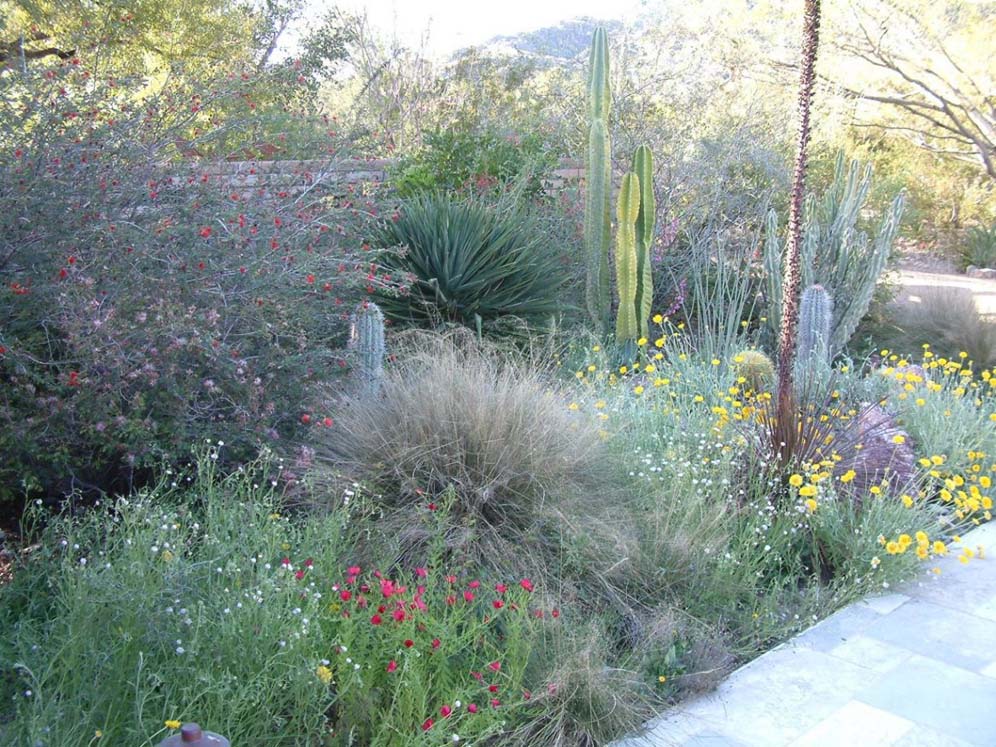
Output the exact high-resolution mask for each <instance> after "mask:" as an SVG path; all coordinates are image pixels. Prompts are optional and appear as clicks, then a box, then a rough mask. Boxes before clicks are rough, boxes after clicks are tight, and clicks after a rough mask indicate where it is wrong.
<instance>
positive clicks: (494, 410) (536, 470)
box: [318, 334, 618, 567]
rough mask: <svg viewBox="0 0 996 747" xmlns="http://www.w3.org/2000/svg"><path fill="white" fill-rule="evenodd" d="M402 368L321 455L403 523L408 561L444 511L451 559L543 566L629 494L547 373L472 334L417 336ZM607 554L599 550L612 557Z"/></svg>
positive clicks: (341, 418) (341, 425)
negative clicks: (569, 537) (430, 518)
mask: <svg viewBox="0 0 996 747" xmlns="http://www.w3.org/2000/svg"><path fill="white" fill-rule="evenodd" d="M397 358H398V361H397V362H396V363H395V365H393V366H392V367H390V368H389V369H388V370H387V371H386V372H385V376H384V380H383V383H382V387H381V393H380V395H379V396H377V397H371V398H366V399H356V400H353V401H351V402H349V403H348V404H347V405H346V406H344V407H342V408H341V410H340V412H339V415H338V416H337V418H336V421H335V424H334V426H333V427H332V428H331V429H329V430H328V431H327V432H326V433H325V437H324V439H323V443H322V445H321V447H320V449H319V451H318V456H319V459H324V460H325V461H327V463H328V464H329V465H330V467H331V468H332V469H333V471H336V472H342V473H345V474H346V475H349V476H351V477H353V478H358V479H361V480H363V481H366V482H367V483H368V484H369V485H370V486H371V487H372V489H374V490H375V492H377V493H378V494H379V495H380V496H381V501H382V505H383V506H384V508H385V509H386V510H387V511H388V512H393V513H395V514H397V517H396V518H395V519H391V518H390V517H388V519H387V522H388V524H389V525H392V526H394V525H397V524H398V523H399V522H400V525H401V526H400V527H399V529H398V531H399V533H400V534H399V540H400V544H401V550H402V551H403V552H404V551H405V550H406V548H407V550H413V548H414V552H415V553H416V554H417V552H418V551H419V548H421V547H423V546H424V544H425V542H426V540H427V536H428V534H429V533H428V530H427V529H426V528H425V526H424V525H423V524H421V523H419V522H414V521H412V519H411V516H412V511H413V510H414V509H415V508H421V509H423V511H424V510H426V509H427V508H429V509H437V508H439V507H440V506H441V505H442V504H443V503H444V502H445V503H447V504H448V506H447V513H448V516H449V529H448V530H447V531H448V532H449V537H448V542H449V544H450V548H451V549H453V550H457V551H459V552H462V553H464V554H469V555H471V556H474V557H476V558H478V559H479V560H481V561H482V562H486V563H488V564H492V565H495V566H499V567H500V566H501V565H502V564H506V565H507V564H511V565H512V567H515V566H519V565H521V564H523V563H525V564H527V565H528V564H529V563H536V564H540V563H542V562H543V561H544V554H545V555H546V556H547V558H548V557H549V555H550V554H551V553H553V554H556V553H559V552H560V541H561V535H562V534H574V535H585V533H586V531H587V528H588V526H587V525H588V524H589V521H590V520H589V517H590V516H591V515H592V513H593V511H594V510H595V509H599V510H601V509H604V508H607V507H608V506H609V505H611V502H612V498H611V497H612V496H614V495H618V490H617V488H614V487H613V485H612V477H611V474H610V473H611V472H612V469H611V466H610V465H609V464H608V463H607V461H606V459H607V455H606V452H605V449H604V446H603V444H602V441H601V439H600V438H599V436H598V433H597V431H596V429H595V428H594V427H593V426H592V425H591V424H590V423H589V422H587V421H586V420H585V419H583V418H581V417H579V416H575V414H574V413H573V412H572V411H570V410H569V409H568V408H567V406H566V404H565V402H564V400H563V399H562V398H561V396H560V395H559V394H558V393H557V392H556V391H555V390H553V389H551V387H550V383H549V382H548V381H547V380H546V379H545V378H544V376H543V375H542V374H541V373H539V372H538V371H535V370H530V369H528V368H525V367H523V366H521V365H516V364H515V362H514V360H513V361H510V360H507V359H504V358H503V356H502V355H501V354H499V353H498V352H497V351H496V350H495V349H494V348H492V347H489V346H487V345H481V344H479V343H475V342H474V341H473V340H472V339H471V338H470V336H469V335H466V334H461V335H458V336H457V337H455V338H454V337H452V336H449V337H443V338H436V337H433V336H425V335H418V336H417V337H416V338H415V339H414V341H412V342H411V343H410V347H407V348H403V349H402V350H401V351H400V352H399V353H398V356H397ZM441 496H449V498H447V499H446V501H444V500H443V498H442V497H441ZM430 504H431V505H430ZM603 513H605V512H604V511H603ZM610 523H611V522H610ZM551 536H552V537H553V539H551ZM595 536H601V532H594V533H593V534H591V535H590V537H595ZM593 544H595V545H596V546H597V543H594V542H593ZM606 544H607V546H606V547H602V548H598V551H599V552H602V553H611V552H612V551H613V550H614V546H613V543H612V542H611V541H607V543H606ZM527 547H528V548H529V551H524V548H527ZM530 555H535V557H532V558H531V557H529V556H530Z"/></svg>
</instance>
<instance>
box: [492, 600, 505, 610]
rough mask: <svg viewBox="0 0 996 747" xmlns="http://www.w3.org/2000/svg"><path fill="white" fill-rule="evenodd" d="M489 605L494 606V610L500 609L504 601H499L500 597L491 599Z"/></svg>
mask: <svg viewBox="0 0 996 747" xmlns="http://www.w3.org/2000/svg"><path fill="white" fill-rule="evenodd" d="M491 605H492V606H493V607H494V608H495V609H496V610H500V609H501V608H502V607H504V606H505V603H504V602H503V601H501V600H500V599H496V600H495V601H493V602H492V603H491Z"/></svg>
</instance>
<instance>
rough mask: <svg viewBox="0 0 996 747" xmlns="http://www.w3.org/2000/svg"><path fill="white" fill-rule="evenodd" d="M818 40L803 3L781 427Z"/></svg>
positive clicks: (814, 12)
mask: <svg viewBox="0 0 996 747" xmlns="http://www.w3.org/2000/svg"><path fill="white" fill-rule="evenodd" d="M819 41H820V0H805V11H804V24H803V39H802V63H801V65H800V72H799V141H798V146H797V148H798V149H797V151H796V156H795V174H794V178H793V182H792V202H791V206H790V209H789V241H788V248H787V249H786V252H787V256H786V261H785V279H784V281H783V283H782V325H781V330H780V332H779V335H778V407H777V415H776V417H777V419H778V421H779V423H780V424H782V425H784V424H786V423H787V422H788V419H789V418H790V417H794V412H793V411H794V407H795V406H794V401H793V400H794V398H793V394H792V367H793V361H794V358H795V347H796V335H797V334H798V327H799V285H800V255H801V250H802V209H803V201H804V196H805V191H806V164H807V155H808V154H807V149H808V147H809V136H810V125H809V120H810V107H811V105H812V102H813V88H814V84H815V82H816V75H815V69H816V52H817V49H818V48H819Z"/></svg>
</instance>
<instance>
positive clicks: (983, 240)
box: [958, 224, 996, 269]
mask: <svg viewBox="0 0 996 747" xmlns="http://www.w3.org/2000/svg"><path fill="white" fill-rule="evenodd" d="M958 259H959V262H960V265H961V268H962V269H965V268H966V267H969V266H971V265H974V266H975V267H989V268H996V224H994V225H992V226H989V228H985V227H983V226H974V227H972V228H970V229H968V231H967V232H966V233H965V237H964V239H962V241H961V243H960V244H959V245H958Z"/></svg>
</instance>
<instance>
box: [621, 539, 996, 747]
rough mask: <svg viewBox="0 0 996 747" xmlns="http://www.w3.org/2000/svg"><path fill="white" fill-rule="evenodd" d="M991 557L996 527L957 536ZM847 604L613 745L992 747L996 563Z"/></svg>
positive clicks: (995, 743) (948, 562) (947, 564)
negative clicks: (638, 734) (707, 691)
mask: <svg viewBox="0 0 996 747" xmlns="http://www.w3.org/2000/svg"><path fill="white" fill-rule="evenodd" d="M962 540H963V543H962V544H963V545H964V546H968V547H973V548H974V547H975V546H976V545H982V546H983V547H984V548H986V550H987V551H989V552H996V523H992V524H988V525H985V526H983V527H980V528H978V529H975V530H974V531H972V532H970V533H968V534H966V535H964V536H963V537H962ZM937 565H939V567H940V568H941V575H940V576H934V575H926V576H924V577H921V578H920V579H919V580H917V581H915V582H913V583H910V584H908V585H906V586H905V587H904V588H902V589H899V590H898V591H897V592H896V593H891V594H887V595H884V596H879V597H874V598H870V599H867V600H864V601H861V602H857V603H855V604H852V605H850V606H849V607H846V608H844V609H842V610H840V611H839V612H837V613H836V614H834V615H832V616H831V617H829V618H827V619H826V620H824V621H823V622H821V623H819V624H818V625H816V626H814V627H813V628H811V629H809V630H807V631H806V632H804V633H802V634H800V635H799V636H797V637H795V638H793V639H792V640H790V641H788V642H786V643H784V644H782V645H781V646H778V647H777V648H775V649H773V650H771V651H769V652H768V653H766V654H764V655H763V656H761V657H759V658H758V659H755V660H754V661H752V662H751V663H749V664H747V665H746V666H744V667H742V668H741V669H738V670H737V671H736V672H734V673H733V674H732V675H731V676H730V677H729V678H728V679H727V680H726V681H725V682H723V684H721V685H720V686H719V687H718V688H717V689H716V690H715V691H714V692H712V693H708V694H706V695H704V696H701V697H699V698H696V699H694V700H690V701H688V702H685V703H683V704H681V706H679V707H678V708H676V709H675V710H673V711H670V712H669V713H668V714H667V715H665V716H664V717H662V718H661V719H659V720H658V721H656V722H653V723H652V724H650V725H649V728H648V730H647V732H646V733H645V734H644V735H642V736H636V737H632V738H629V739H627V740H624V741H623V742H620V743H619V747H637V746H638V745H640V746H643V747H651V746H652V747H890V746H891V745H897V746H902V747H921V746H922V747H927V745H930V747H996V564H994V563H993V562H992V560H989V559H983V560H979V559H977V558H976V559H973V560H972V561H970V562H969V563H967V564H962V563H960V562H959V561H958V559H957V557H954V556H953V555H952V556H949V557H946V558H943V559H942V560H941V562H940V563H938V564H937Z"/></svg>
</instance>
